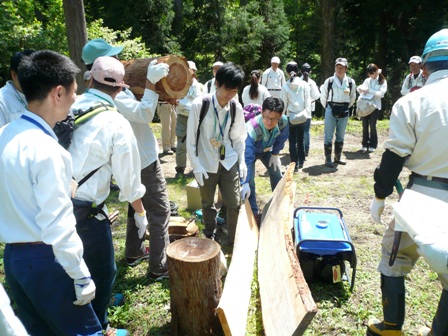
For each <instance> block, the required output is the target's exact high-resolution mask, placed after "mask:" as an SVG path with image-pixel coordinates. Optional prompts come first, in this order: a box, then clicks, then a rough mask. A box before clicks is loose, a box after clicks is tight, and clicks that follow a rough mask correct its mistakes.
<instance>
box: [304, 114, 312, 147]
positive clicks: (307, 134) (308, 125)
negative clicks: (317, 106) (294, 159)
mask: <svg viewBox="0 0 448 336" xmlns="http://www.w3.org/2000/svg"><path fill="white" fill-rule="evenodd" d="M310 128H311V118H310V119H307V120H306V121H305V132H304V134H303V145H304V146H305V155H306V156H307V155H308V153H309V151H310Z"/></svg>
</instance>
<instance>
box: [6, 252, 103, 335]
mask: <svg viewBox="0 0 448 336" xmlns="http://www.w3.org/2000/svg"><path fill="white" fill-rule="evenodd" d="M4 263H5V275H6V281H7V282H8V284H9V286H10V287H11V291H12V294H13V297H14V300H15V302H16V304H17V306H18V308H19V317H20V320H21V321H22V323H23V325H24V326H25V328H26V330H27V332H28V333H29V334H30V335H33V336H53V335H54V336H58V335H102V334H103V333H102V331H101V325H100V322H99V321H98V319H97V317H96V315H95V312H94V311H93V308H92V305H91V304H87V305H84V306H76V305H74V304H73V302H74V301H76V294H75V288H74V285H73V279H71V278H70V277H69V276H68V274H67V273H66V272H65V270H64V269H63V268H62V266H61V265H60V264H58V263H57V262H56V260H55V256H54V253H53V249H52V247H51V245H45V244H37V245H31V244H24V245H14V244H6V246H5V254H4Z"/></svg>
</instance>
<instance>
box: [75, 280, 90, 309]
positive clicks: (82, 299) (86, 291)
mask: <svg viewBox="0 0 448 336" xmlns="http://www.w3.org/2000/svg"><path fill="white" fill-rule="evenodd" d="M74 284H75V293H76V299H77V300H76V301H74V302H73V304H75V305H77V306H84V305H86V304H88V303H90V301H92V300H93V299H94V298H95V290H96V287H95V283H94V282H93V280H92V278H91V277H85V278H82V279H77V280H74Z"/></svg>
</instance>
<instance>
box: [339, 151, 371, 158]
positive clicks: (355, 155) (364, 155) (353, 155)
mask: <svg viewBox="0 0 448 336" xmlns="http://www.w3.org/2000/svg"><path fill="white" fill-rule="evenodd" d="M343 153H344V155H345V157H346V159H347V160H370V153H369V152H367V153H363V151H362V150H361V149H360V150H358V151H355V152H349V151H344V152H343Z"/></svg>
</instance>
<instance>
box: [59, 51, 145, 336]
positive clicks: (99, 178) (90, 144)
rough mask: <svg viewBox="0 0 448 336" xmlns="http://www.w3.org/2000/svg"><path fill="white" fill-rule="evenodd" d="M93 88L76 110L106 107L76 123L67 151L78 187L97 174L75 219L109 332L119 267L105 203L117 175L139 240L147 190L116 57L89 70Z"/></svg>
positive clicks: (84, 189) (83, 191)
mask: <svg viewBox="0 0 448 336" xmlns="http://www.w3.org/2000/svg"><path fill="white" fill-rule="evenodd" d="M90 73H91V75H92V84H91V88H90V89H89V91H87V92H85V93H83V94H82V95H81V96H79V97H78V98H77V99H76V101H75V103H74V104H73V106H72V110H73V111H74V114H75V116H76V113H77V111H86V110H88V109H89V108H96V107H97V106H104V107H105V108H107V109H106V110H105V111H103V112H100V113H98V114H96V115H94V116H93V117H91V118H89V119H88V120H87V121H85V122H83V123H82V124H80V125H75V131H74V134H73V140H72V143H71V145H70V147H69V149H68V150H69V152H70V154H71V155H72V158H73V167H74V169H73V178H74V179H75V181H77V182H78V183H79V182H80V181H81V180H82V179H83V178H85V177H86V176H87V175H88V174H89V173H90V172H92V171H95V170H96V169H97V168H99V169H98V170H96V171H95V172H94V174H93V175H91V177H90V178H89V179H88V180H87V181H86V182H85V183H84V184H83V185H80V186H79V188H78V190H77V192H76V195H75V196H74V200H73V204H74V206H75V213H76V210H78V209H77V208H78V207H79V208H80V209H82V208H86V207H87V210H90V211H87V213H86V215H85V216H83V217H78V218H77V223H76V230H77V231H78V234H79V236H80V237H81V239H82V241H83V243H84V249H85V251H84V259H85V260H86V263H87V265H88V266H89V269H90V271H91V273H92V278H93V280H94V281H95V283H96V284H97V293H96V297H95V299H94V300H93V301H92V306H93V308H94V310H95V312H96V314H97V316H98V319H99V320H100V323H101V325H102V327H103V329H104V330H106V332H109V333H112V332H111V331H109V329H111V328H109V326H108V319H107V308H108V304H109V301H110V297H111V294H112V287H113V284H114V282H115V276H116V273H117V268H116V265H115V259H114V246H113V243H112V234H111V230H110V221H109V218H108V216H107V207H106V206H105V204H104V202H105V200H106V198H107V197H108V195H109V192H110V188H109V184H110V179H111V175H112V174H113V176H114V178H115V180H116V181H117V184H118V186H119V187H120V193H119V197H118V198H119V200H120V201H121V202H129V203H130V204H131V205H132V208H133V209H134V211H135V215H134V218H135V221H136V228H137V229H139V234H140V238H141V237H143V236H144V233H145V231H146V225H147V223H148V221H147V219H146V214H145V208H144V206H143V203H142V200H141V198H142V197H143V195H144V194H145V187H144V186H143V185H142V184H141V181H140V174H139V172H140V166H141V164H140V155H139V153H138V148H137V141H136V139H135V136H134V134H133V132H132V128H131V126H130V124H129V122H128V121H127V120H126V119H125V118H124V117H123V116H122V115H121V114H120V113H118V112H117V109H116V106H115V103H114V98H115V97H116V95H117V94H118V93H119V92H121V90H122V88H123V87H126V86H127V85H126V84H124V82H123V77H124V67H123V65H122V64H121V63H120V61H118V60H117V59H115V58H112V57H109V56H102V57H98V58H97V59H96V60H95V62H94V63H93V66H92V69H91V70H90Z"/></svg>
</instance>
